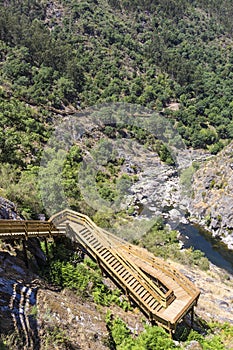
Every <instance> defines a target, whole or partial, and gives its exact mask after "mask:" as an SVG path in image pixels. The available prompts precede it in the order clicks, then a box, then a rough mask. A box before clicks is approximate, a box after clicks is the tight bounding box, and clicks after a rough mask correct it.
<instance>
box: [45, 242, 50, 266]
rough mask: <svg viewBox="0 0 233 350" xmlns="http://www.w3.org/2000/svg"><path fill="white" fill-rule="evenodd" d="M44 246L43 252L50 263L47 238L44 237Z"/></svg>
mask: <svg viewBox="0 0 233 350" xmlns="http://www.w3.org/2000/svg"><path fill="white" fill-rule="evenodd" d="M44 244H45V252H46V258H47V261H48V262H49V261H50V256H49V249H48V242H47V238H46V237H44Z"/></svg>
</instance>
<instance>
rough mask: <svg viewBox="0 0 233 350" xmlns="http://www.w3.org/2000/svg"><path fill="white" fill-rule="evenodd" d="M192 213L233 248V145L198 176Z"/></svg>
mask: <svg viewBox="0 0 233 350" xmlns="http://www.w3.org/2000/svg"><path fill="white" fill-rule="evenodd" d="M192 187H193V200H192V203H191V208H190V209H191V213H192V215H194V216H195V217H196V218H197V219H198V221H199V222H201V224H204V225H205V226H206V227H207V228H208V230H210V231H211V232H212V233H213V235H214V236H217V237H219V238H221V240H222V241H223V242H225V243H226V244H227V245H228V247H229V248H231V249H233V195H232V193H233V143H231V144H229V145H228V146H227V147H226V148H224V150H223V151H221V152H220V153H219V154H218V155H217V156H215V157H213V158H211V159H210V160H209V161H207V162H206V163H205V164H202V165H201V167H200V169H199V170H198V171H197V172H196V173H195V175H194V179H193V185H192Z"/></svg>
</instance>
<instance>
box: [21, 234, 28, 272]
mask: <svg viewBox="0 0 233 350" xmlns="http://www.w3.org/2000/svg"><path fill="white" fill-rule="evenodd" d="M22 244H23V254H24V262H25V265H26V267H27V268H28V267H29V264H28V256H27V247H26V240H25V239H23V240H22Z"/></svg>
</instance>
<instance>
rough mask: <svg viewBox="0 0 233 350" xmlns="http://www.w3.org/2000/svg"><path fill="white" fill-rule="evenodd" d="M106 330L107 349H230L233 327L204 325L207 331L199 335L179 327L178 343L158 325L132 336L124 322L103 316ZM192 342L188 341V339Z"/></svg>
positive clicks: (213, 324)
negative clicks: (107, 332) (107, 336)
mask: <svg viewBox="0 0 233 350" xmlns="http://www.w3.org/2000/svg"><path fill="white" fill-rule="evenodd" d="M106 321H107V325H108V328H109V332H110V335H111V337H110V339H111V341H110V346H111V349H117V350H151V349H153V350H165V349H167V350H170V349H189V348H190V349H203V350H216V349H218V350H224V349H230V348H231V345H232V338H233V328H232V327H231V326H229V325H228V324H223V325H221V324H217V323H209V324H206V329H208V331H207V332H206V334H205V335H201V334H200V333H198V332H196V331H191V332H190V331H189V330H188V329H187V328H186V329H185V328H183V331H182V327H181V329H180V336H179V340H180V343H179V344H175V343H174V342H173V341H172V340H171V338H170V337H169V336H168V334H167V333H166V332H165V330H163V329H161V328H160V327H148V326H147V327H145V331H144V332H142V333H141V334H140V335H139V336H138V337H135V336H133V334H131V332H130V330H129V329H128V327H127V325H126V324H125V323H124V322H123V321H122V320H121V319H120V318H115V319H111V317H110V315H109V314H108V315H107V318H106ZM192 341H194V343H192V344H191V342H192Z"/></svg>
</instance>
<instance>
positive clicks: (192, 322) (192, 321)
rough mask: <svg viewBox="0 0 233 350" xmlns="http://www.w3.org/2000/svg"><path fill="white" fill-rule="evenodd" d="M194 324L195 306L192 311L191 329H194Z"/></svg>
mask: <svg viewBox="0 0 233 350" xmlns="http://www.w3.org/2000/svg"><path fill="white" fill-rule="evenodd" d="M193 324H194V306H193V307H192V309H191V328H193Z"/></svg>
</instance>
